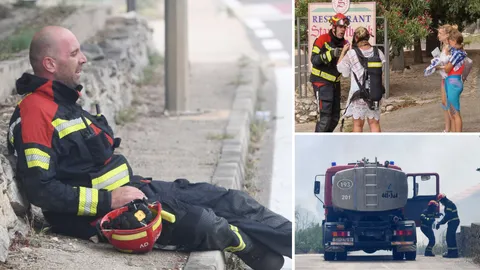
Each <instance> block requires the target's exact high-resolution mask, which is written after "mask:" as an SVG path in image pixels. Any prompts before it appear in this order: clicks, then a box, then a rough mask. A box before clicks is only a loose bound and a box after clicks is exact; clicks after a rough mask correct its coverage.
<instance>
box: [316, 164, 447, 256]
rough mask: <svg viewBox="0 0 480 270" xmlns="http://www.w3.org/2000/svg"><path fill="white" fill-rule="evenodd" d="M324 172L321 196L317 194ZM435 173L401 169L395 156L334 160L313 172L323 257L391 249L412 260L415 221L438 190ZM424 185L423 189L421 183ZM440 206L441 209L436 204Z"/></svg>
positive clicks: (437, 177)
mask: <svg viewBox="0 0 480 270" xmlns="http://www.w3.org/2000/svg"><path fill="white" fill-rule="evenodd" d="M319 177H324V181H323V182H324V201H322V200H321V198H320V197H319V194H320V189H321V181H320V180H319ZM439 182H440V177H439V175H438V174H437V173H405V172H403V171H402V170H401V168H400V167H398V166H396V165H395V163H394V162H393V161H385V162H384V163H383V164H380V163H379V162H378V161H377V158H375V161H374V162H369V160H368V159H366V158H364V159H362V160H361V161H357V162H354V163H348V164H346V165H336V163H335V162H332V166H331V167H330V168H328V169H327V171H326V173H325V174H324V175H317V176H315V186H314V194H315V196H316V197H317V199H319V200H320V201H321V202H322V203H323V208H324V211H325V219H324V220H323V221H322V229H323V245H324V252H325V253H324V259H325V260H326V261H332V260H335V259H336V260H346V259H347V253H348V252H349V251H358V250H362V251H364V252H366V253H374V252H376V251H378V250H389V251H392V255H393V259H394V260H403V259H405V260H415V259H416V254H417V248H416V244H417V235H416V227H419V226H420V215H421V213H422V211H423V210H424V209H425V208H426V207H427V204H428V202H429V201H430V200H435V199H436V195H437V194H438V193H439ZM424 186H425V187H428V190H429V193H430V194H428V192H421V191H420V187H424ZM437 211H439V209H437Z"/></svg>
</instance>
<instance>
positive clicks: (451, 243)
mask: <svg viewBox="0 0 480 270" xmlns="http://www.w3.org/2000/svg"><path fill="white" fill-rule="evenodd" d="M459 225H460V220H458V219H457V220H452V221H450V222H448V227H447V237H446V238H447V239H446V240H447V247H448V254H449V255H458V248H457V229H458V226H459Z"/></svg>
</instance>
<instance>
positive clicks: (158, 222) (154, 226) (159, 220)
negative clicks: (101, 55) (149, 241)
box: [152, 215, 162, 231]
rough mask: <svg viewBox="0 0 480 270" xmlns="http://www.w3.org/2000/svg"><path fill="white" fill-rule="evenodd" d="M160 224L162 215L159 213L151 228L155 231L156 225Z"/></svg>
mask: <svg viewBox="0 0 480 270" xmlns="http://www.w3.org/2000/svg"><path fill="white" fill-rule="evenodd" d="M160 224H162V216H161V215H160V217H158V220H157V222H155V224H153V226H152V230H154V231H155V230H156V229H157V228H158V226H160Z"/></svg>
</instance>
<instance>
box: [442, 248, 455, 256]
mask: <svg viewBox="0 0 480 270" xmlns="http://www.w3.org/2000/svg"><path fill="white" fill-rule="evenodd" d="M443 257H444V258H458V250H457V249H455V250H449V251H448V252H445V253H444V254H443Z"/></svg>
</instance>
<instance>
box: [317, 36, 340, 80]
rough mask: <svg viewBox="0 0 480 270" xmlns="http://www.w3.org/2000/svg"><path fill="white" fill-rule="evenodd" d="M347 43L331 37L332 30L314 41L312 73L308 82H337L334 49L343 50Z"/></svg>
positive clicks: (336, 59) (338, 77) (338, 74)
mask: <svg viewBox="0 0 480 270" xmlns="http://www.w3.org/2000/svg"><path fill="white" fill-rule="evenodd" d="M345 44H347V41H346V40H345V39H344V38H342V39H339V38H337V37H336V36H335V35H333V33H332V30H330V31H329V32H328V33H327V34H323V35H321V36H319V37H318V38H317V39H315V42H314V43H313V48H312V56H311V59H310V60H311V62H312V73H311V75H310V82H329V83H334V82H339V81H340V72H338V70H337V61H338V58H337V57H334V49H335V48H340V50H341V49H342V48H343V46H344V45H345Z"/></svg>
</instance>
